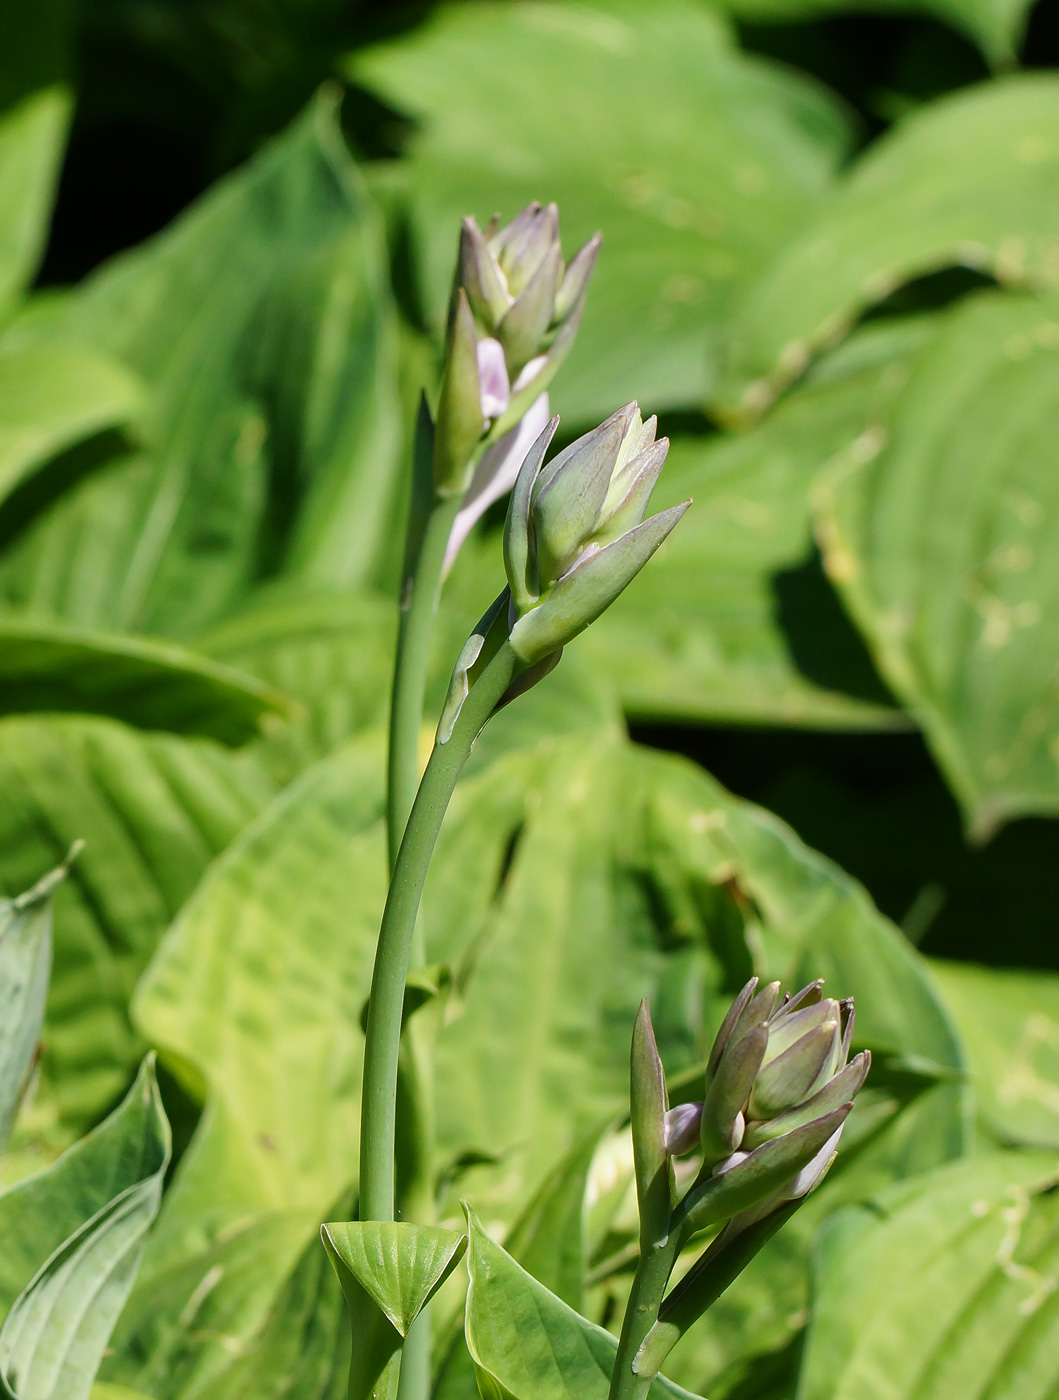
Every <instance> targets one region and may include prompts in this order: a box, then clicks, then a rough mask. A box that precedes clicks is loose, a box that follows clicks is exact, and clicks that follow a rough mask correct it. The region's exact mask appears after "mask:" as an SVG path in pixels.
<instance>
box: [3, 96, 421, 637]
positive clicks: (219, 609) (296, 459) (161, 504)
mask: <svg viewBox="0 0 1059 1400" xmlns="http://www.w3.org/2000/svg"><path fill="white" fill-rule="evenodd" d="M50 334H51V335H52V336H53V337H55V338H58V339H59V340H61V341H63V342H65V343H71V344H75V345H87V346H90V347H94V348H96V349H98V350H101V351H103V352H105V353H106V354H108V355H110V356H113V357H116V358H118V359H120V360H122V361H123V362H125V363H127V364H128V365H130V366H131V367H132V368H133V369H134V370H135V371H136V372H137V373H138V374H139V375H140V376H141V378H142V379H143V380H144V381H145V382H146V383H147V385H148V386H149V388H150V389H151V390H152V399H151V406H150V408H149V411H148V412H147V414H146V416H145V418H144V420H143V423H142V431H143V433H144V435H145V436H146V438H147V440H148V444H149V446H148V450H147V451H146V453H145V454H143V455H141V456H139V457H135V458H132V459H126V460H123V461H119V462H116V463H114V464H113V465H111V466H110V467H109V468H107V470H105V471H103V472H97V473H96V474H95V475H94V476H93V477H92V478H91V479H90V480H89V481H87V482H86V483H84V484H83V485H82V486H81V487H80V488H78V489H77V490H75V491H74V492H73V493H71V494H70V495H69V496H68V497H67V498H66V499H64V500H63V501H62V502H61V503H60V504H59V505H58V506H56V507H54V508H53V509H52V510H51V511H50V512H49V513H48V514H47V515H46V516H45V517H44V518H43V520H42V521H41V522H39V523H38V524H37V525H35V526H34V527H33V529H32V530H31V531H30V533H29V537H28V538H27V539H26V541H25V544H24V546H23V547H22V548H20V549H19V550H17V551H16V555H15V558H13V559H12V560H11V561H9V564H8V566H7V567H6V568H5V570H4V580H3V592H4V594H5V595H6V597H7V598H9V599H10V600H12V601H15V602H23V603H26V604H29V605H32V606H33V607H34V608H35V609H37V610H39V611H41V610H42V611H46V612H52V613H58V614H59V615H61V616H64V617H66V618H68V619H69V620H74V621H79V622H83V623H91V624H93V625H102V626H108V627H111V628H118V629H125V628H130V629H133V630H137V631H147V632H151V631H155V632H157V631H161V632H164V633H169V634H173V633H184V634H187V633H188V632H190V631H192V630H195V629H198V628H201V627H203V626H206V625H208V624H209V623H211V622H212V621H214V620H216V619H217V618H219V617H221V616H223V615H224V613H225V611H226V610H228V609H230V608H231V607H232V606H233V604H234V603H235V601H236V600H237V599H239V598H241V597H242V596H243V595H244V594H245V592H246V591H247V589H248V587H249V586H250V584H251V582H252V581H253V580H254V579H255V578H256V577H258V576H259V575H260V574H262V573H264V574H266V575H267V574H268V573H271V572H275V571H276V570H277V569H278V568H279V567H281V566H285V567H286V568H288V569H290V570H294V571H296V572H298V573H301V574H303V575H307V576H309V577H310V578H315V579H318V580H322V581H324V582H326V583H328V584H331V585H333V584H335V583H341V584H348V583H351V582H356V581H358V580H360V579H363V578H365V577H367V576H369V575H370V573H371V569H372V565H373V563H374V560H375V558H376V554H377V550H378V539H379V531H380V529H381V527H382V525H383V522H384V521H385V520H386V518H387V512H388V509H389V506H390V502H391V498H392V492H393V486H394V478H393V471H392V466H393V463H392V454H393V448H394V445H395V433H396V429H395V419H394V414H395V411H396V405H395V399H394V393H395V390H394V385H393V372H394V366H393V344H392V326H391V312H390V308H389V303H388V301H387V293H386V287H385V281H384V277H383V271H382V265H381V251H380V244H379V233H378V229H377V227H376V223H375V219H374V215H373V213H372V210H371V207H370V205H369V204H368V202H367V198H366V196H365V194H364V192H363V191H362V190H361V188H360V186H359V184H358V182H357V178H356V174H355V171H354V169H353V167H352V165H351V162H350V161H349V158H348V155H347V154H346V151H345V147H344V146H343V144H342V142H341V138H340V136H339V134H338V131H337V127H336V123H335V116H334V100H333V98H323V99H321V100H320V101H319V102H318V103H316V104H315V105H314V106H313V107H312V108H311V109H310V111H309V112H308V113H307V114H306V116H304V117H303V118H302V119H301V120H300V121H299V122H298V123H296V124H295V126H294V127H293V128H292V129H291V131H290V132H289V133H288V134H287V135H286V136H285V137H284V138H282V139H281V140H279V141H278V142H276V143H274V144H273V145H272V146H271V147H270V148H268V149H267V150H266V151H264V152H263V153H262V154H261V156H260V157H259V158H258V159H257V160H256V161H255V162H253V163H252V164H251V165H250V166H249V167H248V168H247V169H246V170H244V171H240V172H238V173H237V174H235V175H234V176H232V177H230V178H229V179H228V180H227V181H226V182H224V183H223V184H221V185H220V186H219V187H218V188H217V189H215V190H214V191H211V192H210V193H209V194H208V195H207V196H206V197H205V198H204V199H203V200H202V201H201V202H200V204H199V205H198V206H196V207H195V208H193V209H192V210H191V211H190V212H189V213H188V214H186V215H185V216H183V217H182V218H181V219H180V220H179V221H178V223H177V224H176V225H175V226H174V227H173V228H172V229H171V230H169V231H168V232H166V233H165V234H163V235H162V236H161V237H160V238H158V239H156V240H155V241H154V242H152V243H151V244H148V245H147V246H145V247H144V248H142V249H139V250H137V251H136V252H134V253H132V254H129V255H126V256H125V257H122V258H120V259H118V260H117V261H116V262H115V263H113V264H112V265H110V266H108V267H105V268H104V269H103V270H102V271H101V272H99V273H98V274H96V275H95V276H94V277H93V278H92V279H90V281H89V282H88V284H87V285H85V286H84V287H83V288H82V289H81V290H79V291H78V293H77V294H76V295H75V296H74V297H73V299H72V301H71V304H70V308H69V311H68V313H67V314H66V315H65V316H64V317H63V318H61V321H60V323H59V324H58V325H56V326H52V327H51V328H50Z"/></svg>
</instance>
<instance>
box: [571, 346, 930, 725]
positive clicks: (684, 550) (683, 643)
mask: <svg viewBox="0 0 1059 1400" xmlns="http://www.w3.org/2000/svg"><path fill="white" fill-rule="evenodd" d="M931 334H932V328H931V326H930V324H929V323H927V322H923V321H918V320H913V321H910V322H909V323H907V324H903V323H901V322H895V323H892V324H889V325H879V326H874V327H866V328H865V329H864V330H862V331H860V332H858V334H857V335H855V336H854V337H852V338H851V340H850V342H849V343H848V344H847V345H846V346H843V347H842V349H841V350H839V351H838V352H837V353H836V354H834V355H832V356H830V357H828V359H826V360H824V361H822V362H821V363H820V365H819V366H818V367H817V373H816V374H815V375H813V376H810V378H809V380H808V381H807V382H806V383H805V384H804V385H803V386H801V387H800V388H799V389H798V390H797V391H796V392H795V393H793V394H792V395H791V396H790V397H789V399H787V400H786V401H785V402H783V403H781V404H780V405H779V406H778V407H777V409H776V412H775V413H773V414H772V415H771V416H770V417H769V418H768V419H767V420H766V421H765V422H764V423H762V424H761V425H760V426H759V427H757V428H755V429H754V430H753V431H751V432H749V433H746V434H744V435H742V436H730V435H724V436H720V437H712V438H706V439H699V440H696V439H694V438H682V437H678V438H676V439H675V440H674V442H673V445H672V447H671V449H670V453H669V458H668V460H667V462H666V466H665V469H664V471H663V472H662V477H661V480H660V482H659V485H658V488H657V489H656V491H655V495H654V497H653V500H652V509H655V508H658V509H663V508H665V507H667V506H670V505H675V504H676V503H677V502H678V501H681V500H685V499H686V498H687V497H689V496H690V497H691V498H692V501H693V504H692V507H691V509H690V510H689V511H688V513H687V515H686V516H685V517H684V519H683V520H682V521H681V522H680V526H679V528H678V529H676V530H675V531H674V532H673V534H672V535H671V536H670V538H669V539H668V540H667V541H666V542H665V544H664V545H663V546H662V548H661V549H660V550H659V551H658V554H657V555H656V556H655V557H654V558H653V559H652V561H651V566H650V568H647V569H644V570H643V571H642V572H641V574H640V575H639V576H638V577H637V578H636V579H634V580H633V583H632V584H631V585H630V587H629V588H628V589H627V590H626V592H625V593H624V594H623V595H622V597H621V598H620V599H619V600H618V601H617V603H615V604H614V606H613V607H612V608H610V609H609V610H608V611H607V612H606V613H605V614H604V615H603V617H601V618H600V619H599V621H598V622H596V623H594V624H593V626H592V627H590V628H589V630H588V631H587V632H586V633H585V635H584V637H583V638H580V639H579V640H578V643H577V645H578V648H579V649H583V650H584V652H585V653H586V654H587V655H588V656H589V657H590V658H591V660H592V661H593V662H594V663H595V665H596V666H597V667H598V668H599V669H600V671H601V672H603V674H605V675H606V676H608V677H609V678H610V679H611V681H612V682H613V684H614V685H615V686H617V688H618V690H619V693H620V695H621V698H622V701H623V703H624V705H625V709H626V711H627V713H629V714H630V715H631V716H632V717H633V718H635V719H640V720H659V719H661V720H679V721H680V722H682V723H686V722H689V721H697V722H700V723H702V722H704V721H705V722H713V723H716V722H717V721H718V720H720V721H724V722H736V723H743V724H745V723H756V724H760V723H772V724H775V723H780V724H794V725H807V726H812V727H815V728H827V729H846V728H850V729H891V728H900V727H903V726H904V725H905V724H907V722H908V721H907V720H906V718H905V717H904V716H903V715H902V714H901V713H900V711H898V710H896V709H894V708H893V707H892V706H891V705H889V703H888V702H887V697H886V695H885V692H884V691H883V690H882V687H880V686H879V684H878V682H877V681H876V680H875V678H874V675H873V673H872V670H871V666H870V663H869V662H868V660H867V657H866V655H864V653H863V651H862V649H861V647H860V645H859V643H858V642H857V640H856V638H855V637H853V636H852V634H851V629H848V628H845V629H844V628H843V627H842V622H843V621H844V619H843V618H842V617H841V613H840V611H839V609H838V608H837V606H835V605H834V604H833V601H832V599H830V598H829V597H828V596H827V594H826V591H825V592H824V595H823V597H822V598H821V597H817V596H816V595H815V594H814V595H812V596H811V598H810V599H809V600H807V602H802V600H801V598H800V596H798V595H796V594H794V593H793V592H792V590H791V588H790V587H787V588H786V590H785V588H784V585H783V582H782V581H781V577H780V576H782V575H784V574H785V573H786V582H787V583H788V584H789V585H793V584H794V581H795V579H797V578H798V577H799V575H798V574H796V573H793V572H791V571H793V570H795V569H797V567H798V566H800V565H802V563H803V561H804V560H805V558H806V556H807V555H808V553H809V550H810V546H811V538H812V524H811V510H810V503H809V488H810V485H811V483H812V480H813V478H814V477H815V475H816V474H817V472H818V471H819V470H820V468H821V466H823V464H824V463H826V462H827V461H828V460H829V459H830V458H831V457H832V456H834V455H835V454H836V453H837V452H839V451H840V450H842V449H844V448H845V447H847V446H848V444H849V443H851V442H854V441H855V440H856V439H857V438H859V437H860V435H861V434H862V433H863V431H864V430H865V428H866V426H868V425H869V424H871V423H872V422H874V421H875V420H876V418H877V416H878V414H879V413H880V412H883V411H884V410H885V409H886V407H887V406H888V405H889V404H890V403H892V401H893V400H894V398H895V397H896V396H897V395H898V394H899V393H900V391H901V389H902V387H903V385H904V382H905V378H906V375H907V369H906V366H907V363H908V361H909V360H910V359H911V358H912V357H913V355H914V353H915V351H916V350H918V349H919V347H920V346H921V345H922V344H923V343H924V341H925V340H927V339H929V338H930V335H931ZM825 587H826V586H825ZM836 623H837V624H838V625H836ZM854 697H857V698H854Z"/></svg>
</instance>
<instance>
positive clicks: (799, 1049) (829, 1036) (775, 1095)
mask: <svg viewBox="0 0 1059 1400" xmlns="http://www.w3.org/2000/svg"><path fill="white" fill-rule="evenodd" d="M836 1026H837V1022H835V1021H825V1022H824V1023H823V1025H820V1026H814V1027H813V1028H812V1029H811V1030H809V1031H807V1032H806V1034H805V1035H803V1036H802V1037H801V1039H799V1040H796V1041H795V1043H794V1044H793V1045H792V1046H791V1047H790V1048H789V1049H787V1050H785V1051H784V1052H783V1053H782V1054H781V1055H777V1056H776V1057H775V1059H771V1060H768V1061H767V1062H766V1063H765V1064H763V1065H762V1067H761V1072H760V1074H759V1075H758V1076H757V1079H756V1080H755V1082H754V1089H753V1093H752V1094H751V1095H750V1116H751V1117H752V1118H771V1117H772V1116H773V1114H776V1113H782V1112H783V1111H784V1109H788V1108H793V1107H794V1106H795V1104H799V1103H801V1102H802V1100H803V1099H805V1098H806V1097H807V1096H808V1095H809V1094H810V1093H812V1091H813V1089H814V1087H815V1086H816V1084H817V1081H818V1079H819V1077H820V1072H821V1070H823V1069H824V1068H825V1066H826V1067H828V1068H830V1063H831V1059H832V1054H833V1051H834V1045H835V1029H836ZM769 1048H770V1049H771V1043H770V1046H769ZM722 1063H723V1062H722Z"/></svg>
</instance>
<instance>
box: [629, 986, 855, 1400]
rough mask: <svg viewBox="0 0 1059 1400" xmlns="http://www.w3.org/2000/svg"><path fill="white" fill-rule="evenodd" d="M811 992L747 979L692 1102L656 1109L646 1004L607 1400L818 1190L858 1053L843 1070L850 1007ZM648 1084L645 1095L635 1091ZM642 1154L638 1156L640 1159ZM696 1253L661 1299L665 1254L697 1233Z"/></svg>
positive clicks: (649, 1365) (636, 1045)
mask: <svg viewBox="0 0 1059 1400" xmlns="http://www.w3.org/2000/svg"><path fill="white" fill-rule="evenodd" d="M822 985H823V984H822V982H820V981H817V982H811V983H810V984H809V985H808V986H807V987H803V988H802V990H801V991H800V992H798V993H797V994H796V995H795V996H793V997H792V996H789V995H788V996H784V997H782V998H781V996H780V984H779V983H778V982H772V983H770V984H769V985H768V986H766V987H764V988H760V989H759V987H758V979H757V978H756V977H755V978H752V979H751V980H750V981H749V982H748V983H747V985H746V986H745V987H744V988H743V990H742V991H741V992H740V994H739V996H738V997H737V998H736V1000H735V1002H734V1003H733V1005H732V1007H731V1009H730V1010H729V1012H728V1014H727V1016H726V1017H725V1020H724V1023H723V1024H722V1026H721V1029H720V1031H719V1032H718V1034H717V1038H716V1040H715V1042H714V1045H713V1049H712V1051H711V1053H710V1058H709V1062H708V1066H707V1085H706V1096H705V1098H704V1100H703V1102H702V1103H693V1104H680V1105H678V1106H677V1107H676V1108H672V1109H670V1108H669V1107H668V1105H667V1104H666V1102H665V1096H664V1090H661V1091H660V1090H659V1088H658V1087H657V1086H659V1085H662V1084H664V1080H663V1077H662V1066H661V1061H660V1060H659V1059H658V1052H657V1049H656V1047H655V1043H654V1034H653V1032H652V1030H651V1023H650V1013H649V1012H648V1010H647V1006H646V1003H645V1004H644V1006H643V1007H642V1008H641V1012H640V1016H639V1017H638V1019H637V1026H636V1030H635V1031H634V1034H633V1061H632V1063H633V1095H632V1102H633V1114H632V1128H633V1143H634V1147H635V1148H636V1152H637V1161H638V1163H639V1162H640V1161H641V1160H642V1161H647V1162H650V1163H651V1173H652V1174H651V1177H650V1181H647V1180H646V1179H645V1180H643V1181H641V1171H640V1167H639V1165H638V1168H637V1186H638V1191H639V1199H640V1220H641V1233H640V1264H639V1266H638V1268H637V1272H636V1278H635V1280H634V1283H633V1289H632V1294H631V1296H630V1300H629V1306H628V1308H627V1309H626V1314H625V1320H624V1324H623V1327H622V1333H621V1339H620V1342H619V1347H618V1356H617V1359H616V1361H615V1366H614V1373H613V1378H612V1382H611V1391H610V1394H611V1400H643V1397H644V1396H646V1394H647V1392H648V1390H649V1388H650V1384H651V1381H652V1379H653V1378H654V1377H655V1376H656V1375H657V1374H658V1369H659V1367H660V1365H661V1364H662V1362H663V1361H664V1360H665V1358H666V1356H667V1355H668V1354H669V1352H670V1351H671V1350H672V1348H673V1347H674V1346H675V1345H676V1343H677V1341H679V1339H680V1337H681V1336H682V1335H683V1334H684V1332H685V1331H686V1330H687V1329H688V1327H690V1326H691V1325H692V1323H694V1322H695V1321H696V1320H697V1319H698V1318H699V1317H701V1316H702V1314H703V1313H704V1312H705V1310H706V1309H707V1308H708V1307H709V1306H710V1305H711V1304H712V1303H713V1302H714V1301H716V1299H717V1298H718V1297H719V1296H720V1294H721V1293H722V1292H723V1291H724V1289H725V1288H727V1287H728V1285H729V1284H730V1283H731V1282H732V1280H733V1279H734V1278H735V1277H736V1275H737V1274H738V1273H739V1272H740V1271H741V1270H742V1269H743V1268H744V1267H745V1266H746V1264H747V1263H749V1261H750V1259H752V1258H753V1256H754V1255H755V1254H756V1253H757V1251H758V1250H759V1249H760V1248H761V1247H762V1245H764V1244H765V1242H766V1241H767V1240H768V1239H769V1238H770V1236H771V1235H772V1234H774V1233H775V1231H776V1230H777V1229H779V1227H780V1226H781V1225H782V1224H783V1223H784V1221H786V1220H787V1219H789V1218H790V1216H791V1214H793V1212H794V1210H796V1209H797V1207H798V1206H799V1205H800V1204H801V1202H802V1201H803V1200H804V1199H805V1197H806V1196H808V1195H809V1193H810V1192H811V1191H812V1190H814V1189H815V1187H816V1186H817V1185H819V1183H820V1181H821V1180H822V1179H823V1177H824V1174H825V1173H826V1172H827V1170H828V1168H829V1167H830V1165H831V1163H832V1162H833V1161H834V1158H835V1154H836V1152H837V1150H838V1143H839V1139H840V1138H841V1136H842V1128H843V1124H844V1123H845V1120H846V1118H847V1116H848V1114H849V1112H850V1110H851V1109H852V1107H853V1100H854V1097H855V1095H856V1094H857V1092H858V1091H859V1089H860V1088H861V1086H862V1085H863V1083H864V1080H865V1078H866V1077H867V1074H868V1070H869V1067H870V1065H871V1055H870V1053H869V1052H868V1051H866V1050H865V1051H862V1052H861V1053H860V1054H859V1055H857V1056H855V1057H854V1058H853V1059H852V1060H851V1059H850V1058H849V1054H850V1048H851V1043H852V1037H853V1023H854V1011H853V1002H852V1000H846V1001H835V1000H833V999H831V998H829V997H824V996H823V995H822V992H821V988H822ZM645 1084H646V1085H648V1086H650V1087H649V1088H648V1089H646V1090H645V1088H644V1085H645ZM645 1144H650V1145H651V1146H650V1147H649V1148H647V1147H645V1146H644V1145H645ZM696 1150H697V1151H698V1152H699V1154H700V1156H701V1166H700V1169H699V1171H698V1174H697V1175H696V1176H695V1178H694V1180H693V1181H692V1183H691V1185H690V1186H689V1187H688V1189H687V1191H686V1192H685V1193H684V1195H683V1197H682V1198H681V1199H680V1200H679V1201H678V1200H677V1199H676V1198H675V1188H674V1181H675V1177H674V1174H673V1171H672V1165H671V1164H672V1159H673V1157H675V1156H682V1155H684V1154H685V1153H688V1152H691V1151H696ZM717 1227H720V1228H719V1230H718V1233H717V1234H716V1235H715V1236H714V1238H713V1240H712V1242H711V1243H710V1245H709V1247H708V1248H707V1249H706V1251H705V1252H704V1253H703V1255H702V1256H701V1258H700V1259H699V1260H698V1261H697V1263H696V1264H694V1265H693V1266H692V1268H691V1269H690V1270H689V1271H688V1273H687V1274H686V1275H685V1276H684V1277H683V1278H682V1279H681V1281H680V1283H679V1284H677V1286H676V1287H675V1288H674V1289H673V1290H672V1292H670V1293H669V1294H668V1296H666V1295H665V1289H666V1287H667V1285H668V1281H669V1276H670V1274H671V1272H672V1269H673V1266H674V1264H675V1263H676V1260H677V1256H678V1255H679V1253H680V1251H681V1250H682V1249H683V1248H684V1246H685V1245H686V1244H687V1243H688V1241H689V1240H690V1239H691V1238H692V1237H693V1236H694V1235H696V1234H698V1233H699V1232H700V1231H703V1230H707V1229H717Z"/></svg>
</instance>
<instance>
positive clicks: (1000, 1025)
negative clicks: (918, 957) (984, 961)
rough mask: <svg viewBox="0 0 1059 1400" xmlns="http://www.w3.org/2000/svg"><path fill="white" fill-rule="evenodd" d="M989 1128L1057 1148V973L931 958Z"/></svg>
mask: <svg viewBox="0 0 1059 1400" xmlns="http://www.w3.org/2000/svg"><path fill="white" fill-rule="evenodd" d="M930 972H931V976H932V978H933V980H934V982H935V983H936V984H937V987H938V990H939V991H940V993H941V996H942V1000H943V1001H944V1002H945V1005H946V1007H947V1008H948V1011H949V1014H950V1015H951V1016H952V1019H953V1021H954V1022H955V1023H956V1026H957V1028H958V1030H959V1033H960V1039H961V1041H962V1042H963V1045H964V1048H965V1050H966V1052H967V1061H968V1065H969V1067H970V1071H971V1075H972V1078H973V1080H974V1087H975V1095H976V1098H977V1101H978V1106H979V1109H980V1111H981V1114H982V1117H983V1119H984V1120H985V1123H986V1126H987V1127H988V1128H989V1129H990V1131H991V1132H993V1133H994V1134H995V1135H996V1136H997V1137H998V1138H1000V1139H1001V1141H1002V1142H1012V1143H1025V1144H1026V1145H1027V1146H1029V1147H1052V1148H1059V977H1057V976H1055V974H1054V973H1047V972H1040V971H1036V972H1017V971H1007V970H1006V969H1001V968H993V967H975V966H973V965H971V964H969V963H957V962H942V961H941V960H940V959H934V960H933V961H932V962H931V964H930Z"/></svg>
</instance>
